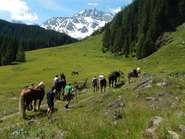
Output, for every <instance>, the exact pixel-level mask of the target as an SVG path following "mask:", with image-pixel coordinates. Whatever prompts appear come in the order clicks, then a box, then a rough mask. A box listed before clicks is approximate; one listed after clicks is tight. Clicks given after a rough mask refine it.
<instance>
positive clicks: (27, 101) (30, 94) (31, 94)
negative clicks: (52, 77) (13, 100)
mask: <svg viewBox="0 0 185 139" xmlns="http://www.w3.org/2000/svg"><path fill="white" fill-rule="evenodd" d="M44 95H45V85H44V82H40V83H39V85H38V86H36V87H35V88H24V89H23V90H22V91H21V95H20V98H19V112H20V114H21V116H22V117H23V118H25V117H26V109H28V108H29V106H30V105H31V104H32V101H34V110H36V103H37V100H39V103H38V110H40V105H41V102H42V100H43V98H44Z"/></svg>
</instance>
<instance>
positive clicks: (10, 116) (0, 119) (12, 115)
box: [0, 96, 94, 122]
mask: <svg viewBox="0 0 185 139" xmlns="http://www.w3.org/2000/svg"><path fill="white" fill-rule="evenodd" d="M93 97H94V96H90V97H87V98H84V99H82V100H80V101H78V102H77V103H76V104H73V105H71V107H75V106H77V105H79V104H80V103H83V102H85V101H88V100H89V99H91V98H93ZM74 99H76V98H74ZM73 101H76V100H73ZM56 103H59V101H57V102H56ZM41 107H47V104H43V105H41ZM14 116H19V112H15V113H11V114H8V115H5V116H3V117H1V118H0V122H1V121H5V120H7V119H10V118H12V117H14Z"/></svg>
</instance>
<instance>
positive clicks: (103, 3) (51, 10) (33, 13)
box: [0, 0, 132, 24]
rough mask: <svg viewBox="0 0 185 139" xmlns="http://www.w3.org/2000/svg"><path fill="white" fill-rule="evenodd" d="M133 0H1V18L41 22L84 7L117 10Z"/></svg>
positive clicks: (66, 14) (71, 13)
mask: <svg viewBox="0 0 185 139" xmlns="http://www.w3.org/2000/svg"><path fill="white" fill-rule="evenodd" d="M131 1H132V0H0V19H4V20H8V21H12V20H17V21H22V22H24V23H28V24H41V23H43V22H44V21H46V20H47V19H48V18H51V17H55V16H71V15H73V14H74V13H76V12H79V11H81V10H84V9H92V8H97V9H99V10H104V11H112V12H116V11H117V10H118V9H120V8H121V7H124V6H126V5H128V4H129V3H130V2H131Z"/></svg>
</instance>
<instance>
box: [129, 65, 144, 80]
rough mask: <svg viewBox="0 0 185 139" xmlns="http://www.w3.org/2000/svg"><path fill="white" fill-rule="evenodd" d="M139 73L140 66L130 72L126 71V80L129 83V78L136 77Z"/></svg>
mask: <svg viewBox="0 0 185 139" xmlns="http://www.w3.org/2000/svg"><path fill="white" fill-rule="evenodd" d="M140 74H141V71H140V68H137V69H134V70H133V71H132V72H130V73H128V82H129V83H130V80H131V78H138V77H139V75H140Z"/></svg>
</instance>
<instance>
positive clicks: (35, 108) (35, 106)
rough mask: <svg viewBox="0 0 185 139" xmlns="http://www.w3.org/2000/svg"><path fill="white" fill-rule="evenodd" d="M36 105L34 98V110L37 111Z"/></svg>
mask: <svg viewBox="0 0 185 139" xmlns="http://www.w3.org/2000/svg"><path fill="white" fill-rule="evenodd" d="M36 105H37V100H34V111H37V109H36Z"/></svg>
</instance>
